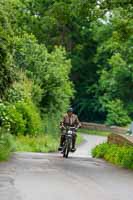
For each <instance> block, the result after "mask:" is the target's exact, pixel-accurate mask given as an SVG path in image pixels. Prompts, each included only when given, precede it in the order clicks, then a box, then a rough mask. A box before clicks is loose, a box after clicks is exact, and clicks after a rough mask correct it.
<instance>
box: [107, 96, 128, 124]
mask: <svg viewBox="0 0 133 200" xmlns="http://www.w3.org/2000/svg"><path fill="white" fill-rule="evenodd" d="M106 107H107V120H106V123H107V124H108V125H119V126H125V125H127V124H128V123H130V121H131V119H130V118H129V116H128V113H127V111H126V110H125V109H124V106H123V103H122V102H121V101H120V100H119V99H116V100H113V101H110V102H108V104H107V106H106Z"/></svg>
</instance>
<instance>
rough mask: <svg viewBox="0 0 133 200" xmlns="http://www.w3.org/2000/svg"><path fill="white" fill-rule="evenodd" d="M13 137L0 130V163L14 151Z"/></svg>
mask: <svg viewBox="0 0 133 200" xmlns="http://www.w3.org/2000/svg"><path fill="white" fill-rule="evenodd" d="M14 148H15V143H14V141H13V137H12V136H11V135H10V134H9V133H8V131H6V130H5V129H2V128H0V161H2V160H7V159H8V158H9V156H10V153H11V152H12V151H13V150H14Z"/></svg>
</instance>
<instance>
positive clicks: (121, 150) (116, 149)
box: [92, 143, 133, 169]
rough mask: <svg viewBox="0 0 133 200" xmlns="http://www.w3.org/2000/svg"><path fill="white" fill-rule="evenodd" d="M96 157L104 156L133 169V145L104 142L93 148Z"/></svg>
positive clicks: (108, 159)
mask: <svg viewBox="0 0 133 200" xmlns="http://www.w3.org/2000/svg"><path fill="white" fill-rule="evenodd" d="M92 155H93V157H95V158H104V159H105V160H107V161H109V162H110V163H113V164H115V165H118V166H121V167H124V168H127V169H133V147H131V146H118V145H115V144H108V143H103V144H100V145H98V146H96V147H95V148H94V149H93V150H92Z"/></svg>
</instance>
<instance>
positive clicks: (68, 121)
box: [58, 108, 81, 152]
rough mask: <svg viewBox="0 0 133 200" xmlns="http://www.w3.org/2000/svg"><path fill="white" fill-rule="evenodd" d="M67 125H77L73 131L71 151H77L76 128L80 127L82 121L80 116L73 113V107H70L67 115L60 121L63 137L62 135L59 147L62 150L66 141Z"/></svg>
mask: <svg viewBox="0 0 133 200" xmlns="http://www.w3.org/2000/svg"><path fill="white" fill-rule="evenodd" d="M67 126H70V127H75V133H73V138H72V149H71V151H72V152H74V151H76V148H75V144H76V137H77V135H76V130H77V129H78V128H79V127H81V124H80V121H79V119H78V116H77V115H75V114H74V113H73V108H69V109H68V110H67V114H65V116H64V117H63V119H62V121H61V123H60V129H61V137H60V147H59V148H58V150H59V151H61V150H62V147H63V143H64V141H65V133H66V131H65V128H66V127H67Z"/></svg>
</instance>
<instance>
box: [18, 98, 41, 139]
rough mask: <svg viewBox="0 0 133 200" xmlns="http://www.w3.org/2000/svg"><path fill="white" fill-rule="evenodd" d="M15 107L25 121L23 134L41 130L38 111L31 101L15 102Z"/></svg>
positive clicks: (37, 132) (38, 132) (34, 133)
mask: <svg viewBox="0 0 133 200" xmlns="http://www.w3.org/2000/svg"><path fill="white" fill-rule="evenodd" d="M16 109H17V111H18V112H19V113H21V115H22V116H23V120H24V121H25V131H24V134H31V135H37V134H40V133H42V132H43V127H42V120H41V117H40V114H39V111H38V109H37V108H36V106H35V105H34V104H33V103H32V102H31V101H27V102H17V103H16Z"/></svg>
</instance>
